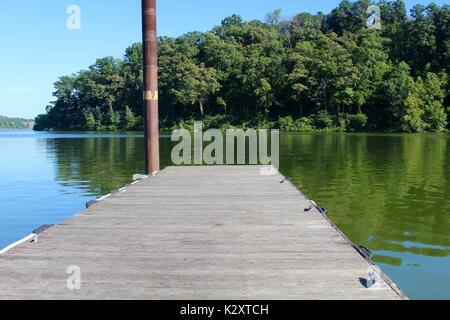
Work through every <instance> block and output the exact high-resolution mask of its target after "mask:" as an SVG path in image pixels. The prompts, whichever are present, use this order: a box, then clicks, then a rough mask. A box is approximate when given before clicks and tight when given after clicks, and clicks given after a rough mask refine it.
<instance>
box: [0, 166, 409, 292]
mask: <svg viewBox="0 0 450 320" xmlns="http://www.w3.org/2000/svg"><path fill="white" fill-rule="evenodd" d="M261 170H264V169H263V167H260V166H212V167H170V168H167V169H165V170H163V171H161V172H159V173H158V174H157V175H156V176H154V177H149V178H147V179H144V180H140V181H139V182H138V183H136V184H133V185H131V186H128V187H127V188H126V189H123V190H121V191H119V192H116V193H114V194H113V195H111V196H109V197H107V198H105V199H103V200H102V201H101V202H99V203H97V204H95V205H93V206H91V207H90V208H89V209H87V210H86V211H83V212H81V213H78V214H76V215H75V216H74V217H72V218H70V219H68V220H67V221H66V222H64V223H63V224H61V225H57V226H54V227H53V228H50V229H48V230H45V231H44V232H42V233H41V234H40V235H39V241H38V242H36V243H29V242H26V243H23V244H21V245H19V246H18V247H15V248H13V249H12V250H10V251H8V252H7V253H6V254H4V255H2V256H0V299H398V298H404V296H402V295H401V292H399V291H396V290H394V288H393V287H391V286H390V285H389V279H388V278H387V277H385V276H384V275H382V276H383V277H384V279H386V281H387V282H386V281H385V280H382V283H381V285H380V286H378V287H376V288H371V289H367V288H365V287H364V286H363V284H362V283H361V281H362V279H364V278H366V277H367V273H366V272H367V269H368V268H369V267H371V264H370V262H368V261H366V260H365V259H363V258H362V257H361V256H360V255H359V254H358V253H357V252H356V251H355V250H354V249H353V248H352V246H351V244H350V243H349V242H348V241H347V240H346V239H345V237H343V236H342V235H341V234H340V233H339V231H338V230H336V228H335V227H334V226H333V225H332V224H331V223H330V222H329V221H328V220H327V219H326V218H325V217H324V216H322V215H321V214H320V213H319V212H318V211H317V210H316V209H315V208H313V209H312V210H310V211H308V212H305V211H304V209H305V208H308V207H309V206H310V205H311V204H310V202H309V201H308V200H307V199H306V198H305V197H304V196H303V195H302V194H301V192H299V191H298V190H297V189H296V188H295V187H294V186H293V185H292V184H291V183H290V182H288V181H284V177H282V176H281V175H280V174H277V175H273V176H267V175H261ZM72 265H76V266H79V267H80V269H81V279H82V285H81V289H80V290H69V289H67V287H66V280H67V277H68V274H67V272H66V271H67V267H69V266H72Z"/></svg>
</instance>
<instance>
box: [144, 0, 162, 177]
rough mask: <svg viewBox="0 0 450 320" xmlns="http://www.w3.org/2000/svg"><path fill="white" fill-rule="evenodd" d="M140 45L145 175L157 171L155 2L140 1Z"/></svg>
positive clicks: (152, 0)
mask: <svg viewBox="0 0 450 320" xmlns="http://www.w3.org/2000/svg"><path fill="white" fill-rule="evenodd" d="M142 43H143V49H144V130H145V173H146V174H153V173H155V172H157V171H159V124H158V120H159V117H158V37H157V33H156V0H142Z"/></svg>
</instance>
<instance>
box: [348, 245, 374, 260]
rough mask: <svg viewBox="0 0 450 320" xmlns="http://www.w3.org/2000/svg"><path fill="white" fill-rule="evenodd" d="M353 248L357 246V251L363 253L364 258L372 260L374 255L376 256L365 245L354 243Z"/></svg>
mask: <svg viewBox="0 0 450 320" xmlns="http://www.w3.org/2000/svg"><path fill="white" fill-rule="evenodd" d="M353 248H355V249H356V251H358V252H359V254H360V255H362V256H363V257H364V258H366V259H368V260H371V261H372V259H373V256H374V254H373V252H372V251H370V250H369V249H367V248H366V247H364V246H357V245H353Z"/></svg>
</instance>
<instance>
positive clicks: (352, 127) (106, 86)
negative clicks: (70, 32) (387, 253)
mask: <svg viewBox="0 0 450 320" xmlns="http://www.w3.org/2000/svg"><path fill="white" fill-rule="evenodd" d="M370 4H377V5H378V6H379V7H380V8H381V19H382V20H381V23H382V27H381V29H380V30H377V29H370V28H368V27H367V23H366V22H367V18H368V15H367V8H368V7H369V5H370ZM159 63H160V65H159V67H160V69H159V82H160V89H159V98H160V119H161V128H162V129H163V130H169V129H171V128H175V127H187V126H190V125H191V124H192V122H193V120H203V122H204V125H205V126H206V127H221V128H227V127H243V128H248V127H253V128H260V127H265V128H280V129H282V130H286V131H313V130H342V131H344V130H347V131H365V130H373V131H375V130H376V131H403V132H424V131H444V130H447V129H448V122H447V118H448V115H449V114H450V109H449V106H450V95H449V89H450V82H449V66H450V6H449V5H443V6H438V5H436V4H434V3H433V4H429V5H427V6H424V5H416V6H414V7H413V9H412V10H411V12H410V13H407V10H406V7H405V4H404V2H403V1H402V0H395V1H386V0H382V1H378V2H375V3H374V2H372V1H369V0H359V1H356V2H351V1H348V0H344V1H342V2H341V3H340V5H339V6H338V7H337V8H335V9H334V10H333V11H332V12H330V13H328V14H324V13H317V14H315V15H313V14H310V13H300V14H298V15H296V16H294V17H293V18H291V19H287V20H286V19H281V12H280V10H277V11H275V12H272V13H269V14H268V15H267V17H266V20H265V21H264V22H261V21H258V20H255V21H248V22H247V21H243V19H242V18H241V17H239V16H238V15H233V16H230V17H227V18H225V19H224V20H223V21H222V23H221V24H220V25H219V26H216V27H214V28H213V29H212V30H211V31H209V32H191V33H187V34H185V35H183V36H180V37H177V38H169V37H160V38H159ZM142 77H143V76H142V45H141V44H138V43H137V44H133V45H132V46H130V47H129V48H127V49H126V52H125V56H124V57H122V58H120V59H117V58H112V57H106V58H102V59H98V60H97V61H96V62H95V64H93V65H92V66H90V67H89V68H88V69H87V70H83V71H80V72H78V73H77V74H73V75H70V76H63V77H61V78H60V79H59V80H58V81H57V82H56V83H55V92H54V96H55V101H54V102H52V103H51V104H50V105H49V106H47V113H46V114H44V115H39V116H38V117H37V118H36V126H35V129H36V130H61V129H62V130H135V129H141V128H142V104H143V103H142V91H143V85H142Z"/></svg>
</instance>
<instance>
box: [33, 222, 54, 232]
mask: <svg viewBox="0 0 450 320" xmlns="http://www.w3.org/2000/svg"><path fill="white" fill-rule="evenodd" d="M53 226H54V224H44V225H42V226H40V227H39V228H37V229H34V230H33V233H34V234H41V233H43V232H44V231H46V230H48V229H50V228H51V227H53Z"/></svg>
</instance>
